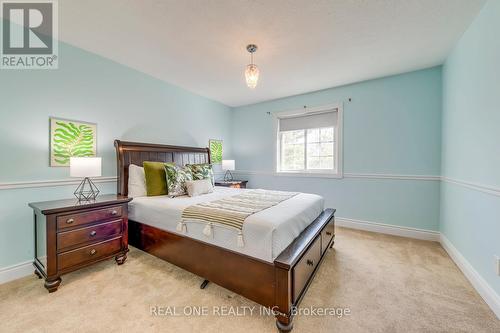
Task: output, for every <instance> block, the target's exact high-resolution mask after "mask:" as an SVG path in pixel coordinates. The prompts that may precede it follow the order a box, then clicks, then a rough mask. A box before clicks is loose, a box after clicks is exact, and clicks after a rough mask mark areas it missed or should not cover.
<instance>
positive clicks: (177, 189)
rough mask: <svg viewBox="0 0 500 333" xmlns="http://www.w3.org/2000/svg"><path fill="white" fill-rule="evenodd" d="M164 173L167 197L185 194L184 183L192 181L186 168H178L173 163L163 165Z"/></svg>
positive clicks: (191, 176)
mask: <svg viewBox="0 0 500 333" xmlns="http://www.w3.org/2000/svg"><path fill="white" fill-rule="evenodd" d="M165 173H166V180H167V193H168V195H169V196H172V197H176V196H179V195H185V194H186V193H187V192H186V181H188V180H193V175H192V173H191V170H190V169H189V168H186V167H183V168H182V167H179V166H177V165H175V164H173V163H165Z"/></svg>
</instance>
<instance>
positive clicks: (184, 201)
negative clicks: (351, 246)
mask: <svg viewBox="0 0 500 333" xmlns="http://www.w3.org/2000/svg"><path fill="white" fill-rule="evenodd" d="M243 191H248V190H246V189H233V188H225V187H217V186H216V187H215V190H214V192H213V193H209V194H204V195H200V196H196V197H188V196H182V197H177V198H169V197H167V196H157V197H138V198H134V199H133V200H132V201H131V202H130V203H129V219H130V220H133V221H136V222H140V223H144V224H148V225H150V226H153V227H156V228H159V229H162V230H166V231H169V232H173V233H179V232H178V231H176V226H177V223H178V222H180V221H181V214H182V211H183V209H184V208H186V207H188V206H190V205H193V204H196V203H200V202H206V201H213V200H217V199H221V198H224V197H227V196H232V195H236V194H239V193H241V192H243ZM323 209H324V200H323V198H322V197H320V196H319V195H315V194H306V193H299V194H298V195H296V196H294V197H292V198H290V199H288V200H285V201H282V202H281V203H279V204H278V205H276V206H273V207H271V208H268V209H265V210H263V211H260V212H258V213H255V214H253V215H250V216H249V217H248V218H247V219H246V220H245V223H244V225H243V237H244V240H245V246H244V247H238V246H237V237H236V235H237V231H235V230H232V229H227V228H223V227H217V226H214V229H213V233H212V236H210V237H207V236H205V235H204V234H203V228H204V227H205V224H202V223H197V222H194V221H193V222H192V223H190V222H188V223H187V232H186V233H185V234H183V235H185V236H188V237H191V238H194V239H198V240H201V241H203V242H206V243H210V244H213V245H217V246H220V247H223V248H226V249H229V250H232V251H235V252H240V253H243V254H246V255H248V256H251V257H254V258H258V259H261V260H264V261H267V262H273V260H274V259H275V258H276V257H277V256H278V255H279V254H280V253H281V252H282V251H283V250H284V249H285V248H286V247H287V246H288V245H289V244H290V243H291V242H292V241H293V240H294V239H295V238H296V237H297V236H298V235H299V234H300V233H301V232H302V230H304V229H305V228H306V227H307V226H308V225H309V224H310V223H311V222H312V221H314V219H316V217H318V215H319V214H321V212H322V211H323Z"/></svg>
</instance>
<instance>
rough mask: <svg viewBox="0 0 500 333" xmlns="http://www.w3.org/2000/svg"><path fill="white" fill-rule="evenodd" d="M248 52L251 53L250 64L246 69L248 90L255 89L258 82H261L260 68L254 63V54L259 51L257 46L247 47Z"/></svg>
mask: <svg viewBox="0 0 500 333" xmlns="http://www.w3.org/2000/svg"><path fill="white" fill-rule="evenodd" d="M247 51H248V52H249V53H250V64H249V65H247V67H246V69H245V79H246V81H247V86H248V88H250V89H255V87H256V86H257V82H258V81H259V68H258V67H257V65H255V64H254V63H253V54H254V52H256V51H257V45H255V44H249V45H247Z"/></svg>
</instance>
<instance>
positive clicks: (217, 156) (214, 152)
mask: <svg viewBox="0 0 500 333" xmlns="http://www.w3.org/2000/svg"><path fill="white" fill-rule="evenodd" d="M208 147H209V148H210V161H211V162H212V164H222V153H223V142H222V140H218V139H210V140H208Z"/></svg>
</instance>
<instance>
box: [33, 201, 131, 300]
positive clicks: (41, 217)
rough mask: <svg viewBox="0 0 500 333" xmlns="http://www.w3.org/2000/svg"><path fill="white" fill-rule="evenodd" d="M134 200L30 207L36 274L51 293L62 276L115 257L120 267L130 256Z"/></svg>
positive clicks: (36, 204) (57, 285) (41, 204)
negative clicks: (130, 213) (130, 205)
mask: <svg viewBox="0 0 500 333" xmlns="http://www.w3.org/2000/svg"><path fill="white" fill-rule="evenodd" d="M130 200H132V199H131V198H128V197H123V196H117V195H101V196H98V197H97V198H96V200H94V201H90V202H78V200H76V199H69V200H55V201H45V202H36V203H30V204H29V206H30V207H31V208H33V211H34V227H35V258H34V261H33V265H34V266H35V274H36V275H37V276H38V277H39V278H44V279H45V288H47V290H48V291H49V292H54V291H56V290H57V288H58V287H59V285H60V284H61V275H63V274H65V273H69V272H71V271H74V270H77V269H80V268H82V267H85V266H88V265H91V264H93V263H95V262H98V261H101V260H105V259H108V258H111V257H115V260H116V263H117V264H118V265H121V264H123V263H124V262H125V259H127V252H128V209H127V204H128V202H129V201H130Z"/></svg>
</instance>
